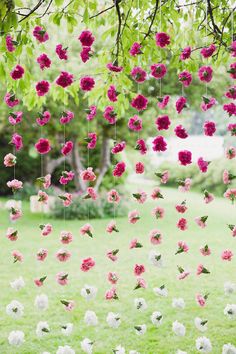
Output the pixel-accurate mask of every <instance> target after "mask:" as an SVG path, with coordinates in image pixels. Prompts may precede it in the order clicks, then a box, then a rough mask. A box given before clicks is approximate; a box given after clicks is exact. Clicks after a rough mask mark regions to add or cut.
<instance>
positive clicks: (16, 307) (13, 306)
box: [6, 300, 24, 318]
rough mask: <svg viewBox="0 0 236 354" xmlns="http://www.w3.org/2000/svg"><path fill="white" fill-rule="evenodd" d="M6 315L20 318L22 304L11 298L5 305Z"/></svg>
mask: <svg viewBox="0 0 236 354" xmlns="http://www.w3.org/2000/svg"><path fill="white" fill-rule="evenodd" d="M6 313H7V315H9V316H11V317H13V318H20V317H21V316H23V314H24V306H23V305H22V304H21V303H20V302H19V301H17V300H13V301H12V302H10V304H8V305H7V306H6Z"/></svg>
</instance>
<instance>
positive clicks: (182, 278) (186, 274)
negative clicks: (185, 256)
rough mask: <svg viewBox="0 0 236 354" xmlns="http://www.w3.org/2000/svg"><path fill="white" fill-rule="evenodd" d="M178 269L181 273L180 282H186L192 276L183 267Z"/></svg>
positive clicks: (179, 275)
mask: <svg viewBox="0 0 236 354" xmlns="http://www.w3.org/2000/svg"><path fill="white" fill-rule="evenodd" d="M177 268H178V271H179V274H178V276H177V278H178V279H179V280H184V279H186V278H187V277H188V276H189V275H190V272H189V271H188V270H184V268H183V267H181V266H178V267H177Z"/></svg>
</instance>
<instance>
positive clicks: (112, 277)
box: [107, 272, 119, 284]
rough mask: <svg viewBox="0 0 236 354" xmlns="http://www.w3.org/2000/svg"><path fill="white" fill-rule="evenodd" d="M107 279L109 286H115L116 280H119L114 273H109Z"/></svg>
mask: <svg viewBox="0 0 236 354" xmlns="http://www.w3.org/2000/svg"><path fill="white" fill-rule="evenodd" d="M107 279H108V281H109V282H110V283H111V284H116V283H117V281H118V279H119V277H118V275H117V273H115V272H109V273H108V274H107Z"/></svg>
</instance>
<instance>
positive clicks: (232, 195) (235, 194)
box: [224, 188, 236, 203]
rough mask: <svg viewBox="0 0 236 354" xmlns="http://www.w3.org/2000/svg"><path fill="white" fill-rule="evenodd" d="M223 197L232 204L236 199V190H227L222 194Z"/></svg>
mask: <svg viewBox="0 0 236 354" xmlns="http://www.w3.org/2000/svg"><path fill="white" fill-rule="evenodd" d="M224 197H225V198H227V199H229V200H231V202H232V203H234V200H235V198H236V188H230V189H227V191H226V192H225V193H224Z"/></svg>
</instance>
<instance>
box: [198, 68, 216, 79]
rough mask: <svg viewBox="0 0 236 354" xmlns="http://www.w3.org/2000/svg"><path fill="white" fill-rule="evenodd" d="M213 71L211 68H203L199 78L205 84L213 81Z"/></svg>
mask: <svg viewBox="0 0 236 354" xmlns="http://www.w3.org/2000/svg"><path fill="white" fill-rule="evenodd" d="M212 74H213V70H212V68H211V67H210V66H202V67H201V68H200V69H199V70H198V77H199V79H200V80H201V81H203V82H210V81H211V80H212Z"/></svg>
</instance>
